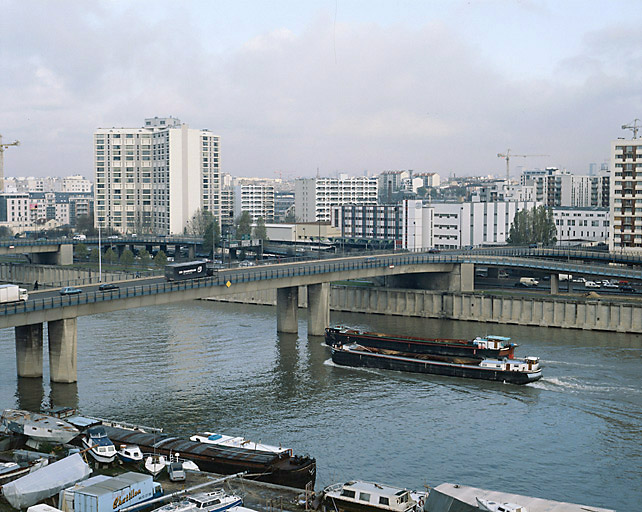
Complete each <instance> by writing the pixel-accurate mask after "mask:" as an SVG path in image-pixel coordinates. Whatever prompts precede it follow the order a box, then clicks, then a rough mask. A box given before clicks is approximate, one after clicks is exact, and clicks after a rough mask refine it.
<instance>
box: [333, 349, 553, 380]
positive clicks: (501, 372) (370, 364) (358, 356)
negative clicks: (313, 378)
mask: <svg viewBox="0 0 642 512" xmlns="http://www.w3.org/2000/svg"><path fill="white" fill-rule="evenodd" d="M332 361H333V362H334V363H335V364H338V365H341V366H354V367H364V368H381V369H384V370H397V371H402V372H413V373H429V374H433V375H445V376H449V377H465V378H470V379H484V380H494V381H499V382H509V383H511V384H528V383H529V382H535V381H537V380H539V379H541V378H542V370H541V367H540V364H539V359H538V358H536V357H528V358H526V359H502V360H499V359H483V360H482V361H480V362H479V364H461V363H454V362H448V361H435V360H431V359H420V358H415V357H408V355H407V354H403V355H399V354H398V355H394V354H388V353H386V354H383V353H380V352H378V351H377V350H376V349H373V348H367V347H362V346H360V345H357V344H352V345H347V346H341V347H339V346H335V347H332Z"/></svg>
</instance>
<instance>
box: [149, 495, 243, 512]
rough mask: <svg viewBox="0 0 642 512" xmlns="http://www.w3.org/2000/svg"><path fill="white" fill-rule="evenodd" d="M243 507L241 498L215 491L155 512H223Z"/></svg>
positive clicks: (166, 506)
mask: <svg viewBox="0 0 642 512" xmlns="http://www.w3.org/2000/svg"><path fill="white" fill-rule="evenodd" d="M242 505H243V500H242V499H241V498H240V497H239V496H236V495H234V494H227V493H225V492H224V491H215V492H203V493H199V494H193V495H191V496H186V497H185V499H182V500H181V501H177V502H173V503H168V504H167V505H164V506H162V507H160V508H157V509H155V510H154V511H153V512H191V511H198V512H223V511H224V510H225V511H227V510H231V509H233V508H235V507H241V506H242Z"/></svg>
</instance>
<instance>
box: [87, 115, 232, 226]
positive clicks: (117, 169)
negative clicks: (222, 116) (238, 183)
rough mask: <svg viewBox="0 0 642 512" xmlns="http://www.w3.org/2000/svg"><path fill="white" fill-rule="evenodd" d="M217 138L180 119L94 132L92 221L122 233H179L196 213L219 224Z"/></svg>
mask: <svg viewBox="0 0 642 512" xmlns="http://www.w3.org/2000/svg"><path fill="white" fill-rule="evenodd" d="M219 149H220V148H219V137H218V136H217V135H214V134H213V133H211V132H210V131H209V130H207V129H203V130H201V129H193V128H189V126H188V125H187V124H185V123H181V122H180V120H178V119H175V118H172V117H169V118H158V117H154V118H148V119H145V125H144V126H143V127H141V128H99V129H98V130H97V131H96V132H95V133H94V157H95V168H96V183H95V190H94V195H95V211H96V215H95V223H96V225H97V226H101V227H103V228H105V227H108V228H110V229H114V230H116V231H120V232H123V233H137V232H142V233H155V234H179V233H182V232H183V231H184V229H186V228H187V226H188V223H189V221H190V219H191V218H192V217H193V216H194V214H195V213H196V212H197V210H199V209H203V210H206V211H211V212H212V214H213V215H214V217H215V218H216V219H218V220H219V221H220V214H221V204H220V181H219V179H220V156H219V155H220V153H219Z"/></svg>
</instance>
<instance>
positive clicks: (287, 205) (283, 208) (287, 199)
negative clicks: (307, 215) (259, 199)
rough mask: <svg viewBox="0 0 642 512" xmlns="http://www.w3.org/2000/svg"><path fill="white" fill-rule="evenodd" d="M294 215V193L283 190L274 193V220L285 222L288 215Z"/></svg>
mask: <svg viewBox="0 0 642 512" xmlns="http://www.w3.org/2000/svg"><path fill="white" fill-rule="evenodd" d="M290 212H292V213H293V214H294V191H293V190H283V191H275V192H274V220H275V221H276V222H285V219H286V218H287V216H288V214H289V213H290Z"/></svg>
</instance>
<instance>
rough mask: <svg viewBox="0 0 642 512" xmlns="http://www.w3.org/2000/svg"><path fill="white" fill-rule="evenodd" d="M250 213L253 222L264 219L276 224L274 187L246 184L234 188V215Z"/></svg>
mask: <svg viewBox="0 0 642 512" xmlns="http://www.w3.org/2000/svg"><path fill="white" fill-rule="evenodd" d="M242 212H248V213H249V214H250V217H251V218H252V222H256V221H257V220H258V219H259V218H262V219H263V220H264V221H265V222H274V187H273V186H272V185H259V184H244V185H236V186H235V187H234V215H235V216H236V217H238V216H239V215H241V213H242Z"/></svg>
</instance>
